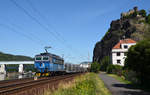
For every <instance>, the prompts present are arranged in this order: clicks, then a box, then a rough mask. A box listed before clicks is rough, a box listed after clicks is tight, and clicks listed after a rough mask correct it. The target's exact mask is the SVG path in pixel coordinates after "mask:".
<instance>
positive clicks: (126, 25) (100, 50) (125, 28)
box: [93, 7, 150, 63]
mask: <svg viewBox="0 0 150 95" xmlns="http://www.w3.org/2000/svg"><path fill="white" fill-rule="evenodd" d="M130 11H131V10H130ZM130 11H129V12H127V13H123V14H121V17H120V19H118V20H114V21H112V22H111V24H110V28H109V29H108V31H107V32H106V34H105V36H104V37H103V38H102V39H101V41H98V42H97V43H96V45H95V48H94V51H93V61H94V62H95V61H96V62H99V63H100V61H101V59H102V58H103V57H104V56H109V55H110V54H111V50H112V48H113V47H114V45H115V44H117V43H118V42H119V40H121V39H123V38H131V39H133V40H135V41H140V40H143V39H145V38H149V37H150V23H149V22H150V14H148V15H147V14H146V11H145V10H138V9H137V7H136V8H134V10H132V12H130Z"/></svg>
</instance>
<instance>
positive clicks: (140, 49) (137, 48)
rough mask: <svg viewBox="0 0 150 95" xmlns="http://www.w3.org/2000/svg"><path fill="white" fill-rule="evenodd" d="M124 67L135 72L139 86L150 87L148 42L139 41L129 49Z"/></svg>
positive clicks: (149, 50) (149, 47)
mask: <svg viewBox="0 0 150 95" xmlns="http://www.w3.org/2000/svg"><path fill="white" fill-rule="evenodd" d="M125 67H126V68H128V69H129V70H132V71H134V72H136V74H137V78H138V80H139V81H140V84H141V85H149V86H150V82H149V80H150V76H149V75H150V40H144V41H141V42H139V43H137V44H136V45H134V46H132V47H131V48H130V49H129V51H128V54H127V58H126V61H125Z"/></svg>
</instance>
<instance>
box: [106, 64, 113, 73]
mask: <svg viewBox="0 0 150 95" xmlns="http://www.w3.org/2000/svg"><path fill="white" fill-rule="evenodd" d="M114 69H115V66H114V65H112V64H109V65H108V67H107V73H108V74H112V73H113V70H114Z"/></svg>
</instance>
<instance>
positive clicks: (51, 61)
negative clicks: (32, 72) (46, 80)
mask: <svg viewBox="0 0 150 95" xmlns="http://www.w3.org/2000/svg"><path fill="white" fill-rule="evenodd" d="M34 67H35V69H36V75H37V76H50V75H54V74H60V73H64V72H65V68H64V60H63V58H61V57H59V56H57V55H54V54H51V53H48V52H46V53H41V54H38V55H36V56H35V62H34Z"/></svg>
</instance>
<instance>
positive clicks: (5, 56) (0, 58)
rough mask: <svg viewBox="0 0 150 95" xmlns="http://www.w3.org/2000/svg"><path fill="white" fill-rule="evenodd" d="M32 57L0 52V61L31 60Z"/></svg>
mask: <svg viewBox="0 0 150 95" xmlns="http://www.w3.org/2000/svg"><path fill="white" fill-rule="evenodd" d="M32 60H33V58H31V57H28V56H22V55H12V54H5V53H2V52H0V61H32Z"/></svg>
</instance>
